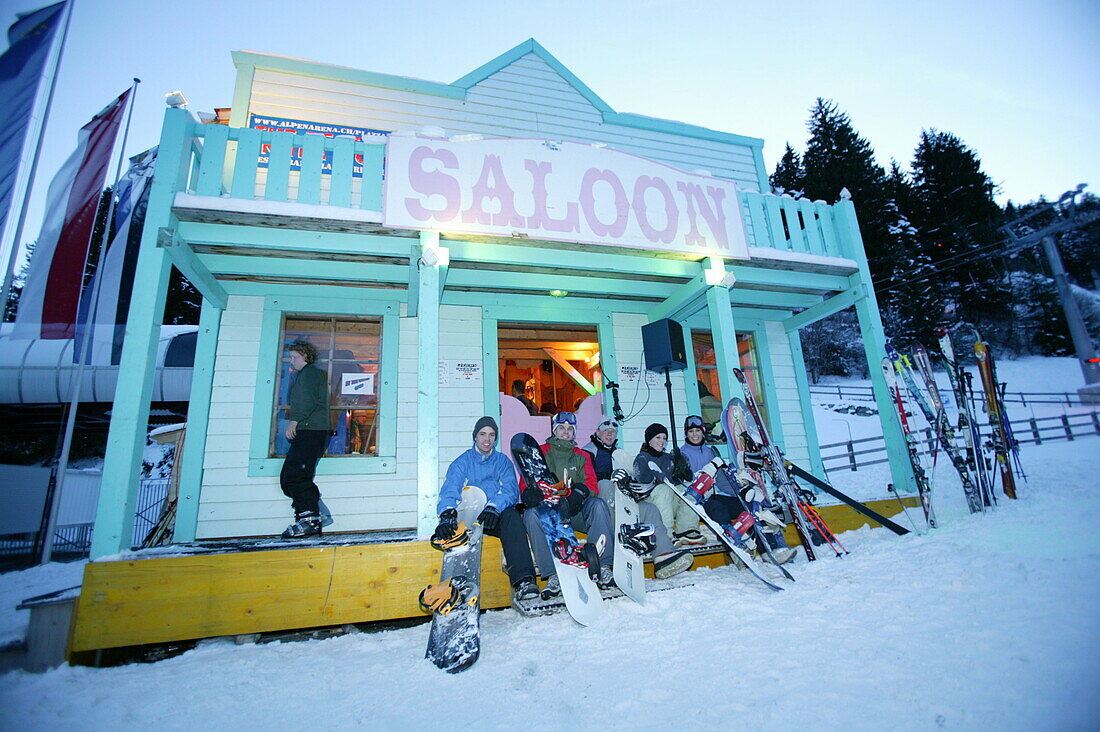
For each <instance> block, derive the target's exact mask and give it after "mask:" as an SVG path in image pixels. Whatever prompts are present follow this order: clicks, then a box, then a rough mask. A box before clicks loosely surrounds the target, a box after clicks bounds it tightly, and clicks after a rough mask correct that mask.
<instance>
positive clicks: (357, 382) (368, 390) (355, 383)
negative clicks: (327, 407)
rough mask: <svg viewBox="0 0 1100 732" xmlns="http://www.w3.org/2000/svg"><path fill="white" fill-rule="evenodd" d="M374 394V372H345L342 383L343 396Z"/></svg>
mask: <svg viewBox="0 0 1100 732" xmlns="http://www.w3.org/2000/svg"><path fill="white" fill-rule="evenodd" d="M363 394H374V374H344V376H343V383H341V385H340V395H341V396H358V395H363Z"/></svg>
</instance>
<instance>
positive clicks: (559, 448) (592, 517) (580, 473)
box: [520, 412, 615, 600]
mask: <svg viewBox="0 0 1100 732" xmlns="http://www.w3.org/2000/svg"><path fill="white" fill-rule="evenodd" d="M550 424H551V430H552V434H551V435H550V438H549V439H548V440H547V441H546V444H544V445H539V449H540V450H542V454H543V457H545V458H546V467H548V468H550V472H551V473H553V474H554V478H555V479H557V480H558V481H559V484H561V485H562V486H563V488H562V490H563V491H564V493H563V494H562V495H561V496H560V497H559V498H558V499H557V504H556V505H557V506H558V510H559V511H560V512H561V514H562V518H563V519H565V520H566V521H571V522H572V524H573V526H574V528H576V529H578V530H580V531H583V532H585V533H586V534H587V535H588V541H589V542H590V543H592V544H595V545H597V546H599V544H600V542H601V537H602V543H603V551H602V552H601V553H600V580H599V583H600V584H601V585H604V586H607V585H610V584H611V582H612V578H613V576H614V574H613V572H612V563H613V562H614V561H615V559H614V545H613V544H612V541H613V540H614V537H613V534H612V531H611V509H610V508H608V506H607V504H606V503H605V502H604V501H603V499H602V498H600V497H599V496H598V495H596V493H598V492H599V487H598V486H597V482H596V473H595V472H594V471H593V469H592V458H591V456H590V455H589V454H588V453H586V452H585V451H584V450H581V449H580V448H579V447H577V443H576V442H575V441H574V440H573V437H574V436H575V435H576V432H577V417H576V415H574V414H573V413H572V412H558V413H557V414H555V415H554V416H553V417H552V418H551V421H550ZM520 497H521V498H522V499H523V502H524V503H525V504H526V505H527V506H528V508H535V507H537V506H538V505H539V504H540V503H542V502H543V501H544V500H547V498H546V496H544V495H543V494H542V491H541V490H539V488H538V487H537V486H530V485H527V486H524V489H523V492H522V493H521V494H520ZM523 523H524V525H526V527H527V535H528V536H529V537H531V549H532V550H533V551H534V552H535V562H536V563H537V564H538V566H539V570H540V573H541V574H542V576H543V577H545V578H546V587H545V588H544V589H543V591H542V597H543V599H546V600H549V599H550V598H552V597H556V596H557V595H560V594H561V584H560V582H559V581H558V574H557V570H556V569H555V568H554V560H553V557H552V556H551V554H550V546H549V544H548V543H547V541H546V534H545V533H544V532H543V530H542V524H540V523H539V518H538V515H537V512H535V511H527V512H526V513H524V514H523Z"/></svg>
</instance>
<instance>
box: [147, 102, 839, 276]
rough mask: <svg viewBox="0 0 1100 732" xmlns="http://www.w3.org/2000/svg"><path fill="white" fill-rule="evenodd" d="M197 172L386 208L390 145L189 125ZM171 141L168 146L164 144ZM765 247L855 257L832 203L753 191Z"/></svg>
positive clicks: (244, 189) (214, 191)
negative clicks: (384, 183)
mask: <svg viewBox="0 0 1100 732" xmlns="http://www.w3.org/2000/svg"><path fill="white" fill-rule="evenodd" d="M187 134H188V135H189V136H190V138H191V140H190V142H191V144H190V145H187V144H184V145H183V146H182V147H183V149H185V150H188V151H189V153H188V154H189V155H190V160H189V161H188V166H187V167H188V168H189V170H190V175H189V176H188V179H187V183H186V191H187V192H189V193H193V194H195V195H198V196H208V197H215V198H231V199H243V200H263V201H274V202H280V203H297V204H307V205H312V206H317V205H320V206H332V207H340V208H352V209H362V210H366V211H381V210H382V180H383V166H384V161H385V151H386V146H385V143H383V142H379V141H374V140H371V141H366V142H360V141H356V140H354V139H352V138H350V137H325V136H324V135H313V134H304V135H303V134H295V133H292V132H282V131H276V130H258V129H250V128H242V127H227V126H225V125H213V124H201V123H199V122H198V121H196V120H193V119H191V120H189V122H188V125H187ZM162 142H163V141H162ZM741 197H742V200H743V201H744V203H745V209H744V210H746V211H747V213H748V221H747V222H746V224H747V227H748V228H749V230H750V231H751V232H752V236H753V239H754V241H753V244H754V245H755V246H757V247H763V248H771V249H777V250H780V251H784V252H793V253H798V254H813V255H820V256H831V257H847V258H852V257H853V254H852V253H851V252H852V245H851V243H850V242H848V241H847V238H848V237H847V235H845V234H844V231H845V229H844V227H842V226H839V225H838V218H839V215H840V214H839V212H838V210H837V208H836V207H834V206H830V205H828V204H826V203H823V202H820V201H817V202H812V201H807V200H795V199H793V198H791V197H789V196H774V195H771V194H759V193H751V192H745V193H742V194H741Z"/></svg>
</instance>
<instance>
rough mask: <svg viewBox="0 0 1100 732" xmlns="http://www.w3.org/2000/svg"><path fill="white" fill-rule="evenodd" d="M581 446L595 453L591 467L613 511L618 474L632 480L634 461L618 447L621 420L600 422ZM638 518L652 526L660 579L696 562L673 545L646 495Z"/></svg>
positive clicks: (639, 507) (681, 570)
mask: <svg viewBox="0 0 1100 732" xmlns="http://www.w3.org/2000/svg"><path fill="white" fill-rule="evenodd" d="M581 449H582V450H584V451H585V452H587V453H588V454H590V455H591V456H592V467H593V469H594V470H595V472H596V480H597V485H598V486H599V489H600V496H601V497H602V498H603V499H604V501H606V502H607V503H608V505H609V507H610V508H611V512H612V513H614V512H615V501H616V500H617V499H618V496H617V494H616V492H617V490H619V488H618V486H617V485H616V483H615V476H616V475H618V477H619V478H620V480H621V479H622V478H626V480H627V482H628V483H629V473H630V472H631V469H632V467H633V464H634V458H633V456H631V455H630V454H629V453H627V451H626V450H624V449H623V448H621V447H619V423H618V422H616V421H615V420H614V419H610V418H608V419H605V420H604V421H602V422H600V424H599V426H598V427H596V431H595V433H593V435H592V439H591V440H589V441H588V444H586V445H585V446H584V447H582V448H581ZM619 471H622V473H619ZM635 497H637V498H641V494H635ZM638 520H639V523H643V524H651V525H652V526H653V531H654V541H655V543H656V547H655V548H654V549H653V574H654V575H655V576H656V577H657V579H665V578H666V577H671V576H673V575H675V574H679V573H680V572H683V571H684V570H686V569H688V568H689V567H691V565H692V564H694V562H695V558H694V557H693V556H691V552H689V551H686V550H677V549H676V548H675V547H673V546H672V539H671V538H669V534H668V528H667V527H665V522H664V521H663V520H662V519H661V512H660V511H659V510H658V509H657V507H656V506H655V505H653V504H652V503H650V502H649V501H647V500H645V499H644V498H643V499H641V500H639V501H638Z"/></svg>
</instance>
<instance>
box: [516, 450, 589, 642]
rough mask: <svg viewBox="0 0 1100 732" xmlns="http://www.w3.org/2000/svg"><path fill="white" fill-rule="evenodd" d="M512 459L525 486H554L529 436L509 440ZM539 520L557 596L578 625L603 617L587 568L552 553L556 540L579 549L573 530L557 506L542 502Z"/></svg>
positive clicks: (537, 509)
mask: <svg viewBox="0 0 1100 732" xmlns="http://www.w3.org/2000/svg"><path fill="white" fill-rule="evenodd" d="M509 447H510V448H511V450H512V457H513V458H514V459H515V461H516V465H517V466H518V467H519V472H520V474H521V475H522V476H523V480H524V482H525V483H526V484H527V485H528V486H535V485H537V484H538V483H539V482H540V481H543V482H546V483H556V482H557V479H556V478H554V475H553V473H551V472H550V468H548V467H547V465H546V460H545V459H544V458H543V455H542V451H541V450H540V449H539V443H538V441H537V440H535V438H534V437H532V436H531V435H529V434H527V433H525V432H520V433H518V434H516V435H514V436H513V437H512V442H511V445H510V446H509ZM527 510H528V511H535V512H536V515H537V516H538V518H539V525H540V526H542V530H543V533H544V534H546V541H547V543H549V545H550V550H551V555H552V556H553V558H554V569H555V571H556V572H557V575H558V581H559V582H560V583H561V594H562V597H563V598H564V600H565V606H566V608H567V609H568V610H569V614H570V615H571V616H572V617H573V619H574V620H576V621H577V622H578V623H580V624H581V625H589V624H591V623H593V622H595V621H596V620H597V619H598V618H599V617H600V616H601V615H603V611H604V607H603V597H602V596H601V595H600V589H599V587H597V586H596V583H595V582H594V581H593V580H592V578H591V577H590V576H589V574H588V568H587V567H578V566H575V565H572V564H566V563H564V562H562V561H560V560H559V559H558V557H557V555H556V554H554V552H553V548H554V543H555V542H556V541H565V542H566V543H567V544H569V545H570V546H571V547H574V548H579V546H580V542H578V541H577V535H576V534H575V533H573V527H572V526H571V525H569V524H567V523H566V522H565V521H563V520H562V517H561V514H560V513H559V512H558V509H557V506H556V505H553V504H551V503H549V502H547V501H543V502H542V503H540V504H539V505H538V506H536V507H535V508H529V509H527Z"/></svg>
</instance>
